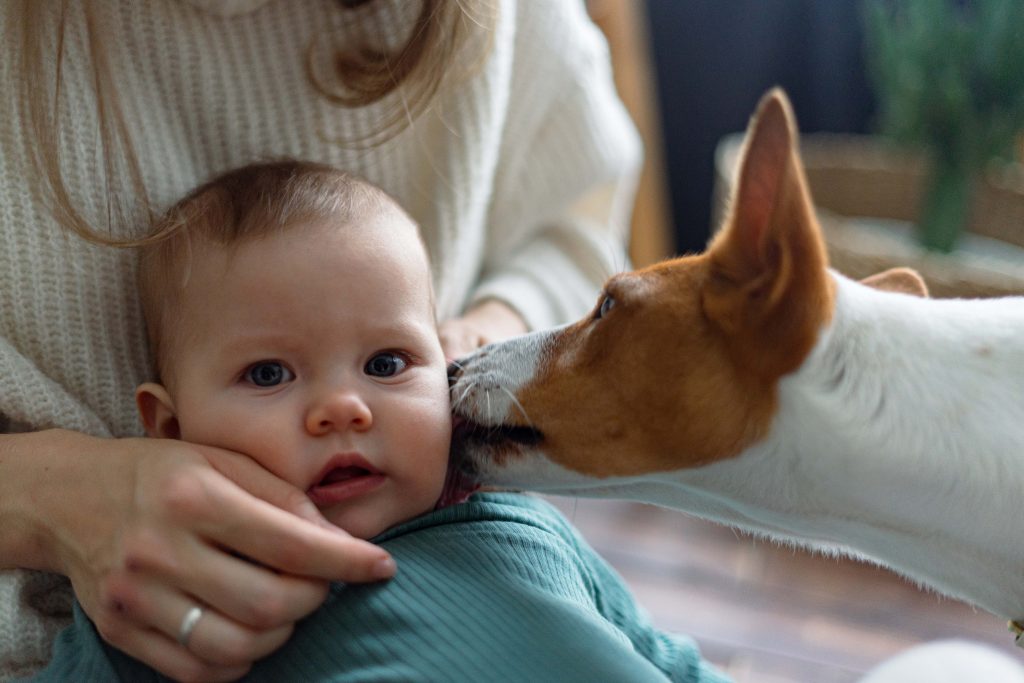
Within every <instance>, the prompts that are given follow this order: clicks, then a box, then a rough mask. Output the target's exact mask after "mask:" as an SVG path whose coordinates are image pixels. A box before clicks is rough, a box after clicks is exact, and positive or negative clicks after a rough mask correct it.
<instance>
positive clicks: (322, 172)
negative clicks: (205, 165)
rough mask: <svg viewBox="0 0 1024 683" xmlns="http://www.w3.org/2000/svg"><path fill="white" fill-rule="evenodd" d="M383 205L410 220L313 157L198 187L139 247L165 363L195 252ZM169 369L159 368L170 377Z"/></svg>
mask: <svg viewBox="0 0 1024 683" xmlns="http://www.w3.org/2000/svg"><path fill="white" fill-rule="evenodd" d="M383 211H393V212H395V213H396V214H398V215H403V216H406V218H408V216H407V214H405V211H404V210H403V209H402V208H401V206H400V205H399V204H398V202H396V201H395V200H394V199H393V198H392V197H391V196H390V195H388V194H387V193H386V192H385V191H384V190H382V189H380V188H378V187H377V186H375V185H372V184H371V183H369V182H367V181H365V180H363V179H361V178H358V177H356V176H354V175H351V174H349V173H345V172H344V171H341V170H339V169H336V168H334V167H333V166H328V165H326V164H318V163H313V162H306V161H293V160H283V161H271V162H263V163H255V164H250V165H248V166H243V167H241V168H238V169H235V170H232V171H228V172H227V173H223V174H221V175H218V176H216V177H214V178H213V179H212V180H210V181H208V182H206V183H204V184H202V185H200V186H199V187H197V188H196V189H195V190H193V191H192V192H190V193H189V194H188V195H186V196H185V197H184V198H183V199H181V200H180V201H179V202H178V203H177V204H175V205H174V206H173V207H171V208H170V209H169V210H168V211H167V212H166V213H165V214H164V215H163V216H162V217H160V218H159V219H157V220H156V221H155V222H154V224H153V227H152V230H151V233H150V236H149V238H148V239H144V240H142V245H141V246H140V254H139V295H140V299H141V301H142V308H143V312H144V314H145V318H146V329H147V333H148V337H149V340H150V347H151V349H150V350H151V353H152V356H153V357H154V358H155V359H156V360H157V364H158V366H160V365H162V364H163V361H164V360H165V358H164V353H163V351H164V347H165V346H166V344H167V340H166V339H165V337H166V336H167V335H168V334H170V333H171V330H173V329H174V327H173V326H171V325H169V324H168V323H169V322H170V321H171V318H172V317H173V313H174V311H175V309H176V307H177V303H178V301H179V300H180V296H181V294H182V291H183V289H184V287H185V285H186V284H187V282H188V279H189V271H190V268H191V256H192V254H193V253H195V252H197V251H200V250H202V249H203V248H205V247H208V246H211V245H212V246H217V247H224V248H227V249H231V248H233V247H235V246H237V245H239V244H242V243H244V242H247V241H250V240H254V239H259V238H260V237H265V236H267V235H270V234H273V233H277V232H280V231H282V230H287V229H289V228H291V227H293V226H295V225H299V224H309V223H315V222H317V221H327V220H330V221H332V222H335V223H337V224H350V223H353V222H355V221H358V220H361V219H364V218H366V217H369V216H376V215H379V214H380V213H381V212H383ZM408 220H409V223H410V225H415V223H414V222H413V220H412V219H411V218H408ZM164 369H165V368H163V367H158V372H159V373H160V374H161V375H163V371H164Z"/></svg>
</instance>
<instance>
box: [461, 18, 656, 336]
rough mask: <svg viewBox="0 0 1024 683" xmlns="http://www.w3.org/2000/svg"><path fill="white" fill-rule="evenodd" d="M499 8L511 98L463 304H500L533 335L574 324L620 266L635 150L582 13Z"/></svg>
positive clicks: (594, 34) (603, 56)
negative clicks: (508, 42)
mask: <svg viewBox="0 0 1024 683" xmlns="http://www.w3.org/2000/svg"><path fill="white" fill-rule="evenodd" d="M504 8H507V9H509V11H513V10H514V11H515V12H516V17H515V21H516V38H515V43H514V44H515V57H514V61H513V66H512V70H513V71H512V75H511V81H510V93H511V94H510V96H509V98H508V114H507V120H506V126H505V129H504V133H503V140H502V145H501V152H500V161H499V171H498V175H497V177H496V182H495V194H494V202H493V205H492V208H491V212H490V216H489V226H488V230H489V240H488V250H487V253H486V255H485V260H484V267H483V272H482V274H481V280H480V284H479V286H478V287H477V289H476V291H475V292H474V293H473V297H472V298H473V300H481V299H485V298H497V299H500V300H503V301H505V302H506V303H508V304H510V305H511V306H512V307H513V308H515V309H516V310H518V311H519V312H520V313H521V314H522V315H523V317H524V318H525V319H526V321H527V323H528V324H529V325H530V327H531V329H537V328H542V327H549V326H552V325H556V324H561V323H564V322H568V321H569V320H571V319H574V318H576V317H579V316H580V315H582V314H583V313H584V312H585V311H586V310H587V309H589V308H590V306H591V305H593V302H594V300H595V298H596V296H597V294H598V292H599V290H600V287H601V285H602V284H603V282H604V280H605V279H606V278H607V277H608V276H609V275H611V274H613V273H614V272H616V271H619V270H622V269H625V268H627V267H628V263H627V258H626V255H625V249H624V247H625V241H626V235H627V232H628V221H629V216H630V213H631V211H632V204H633V196H634V192H635V187H636V182H637V177H638V173H639V165H640V160H641V150H640V142H639V137H638V135H637V133H636V129H635V127H634V126H633V123H632V121H631V120H630V119H629V116H628V114H627V113H626V110H625V108H624V106H623V104H622V102H621V101H620V99H619V97H618V95H617V93H616V91H615V86H614V82H613V80H612V75H611V67H610V61H609V58H608V48H607V44H606V42H605V40H604V37H603V35H602V34H601V33H600V31H599V30H598V29H597V27H596V26H595V25H594V24H593V23H592V22H591V21H590V20H589V18H588V17H587V16H586V14H585V8H584V3H581V2H578V1H575V0H569V1H559V2H546V3H528V2H519V3H508V4H507V5H506V6H504V7H503V9H504Z"/></svg>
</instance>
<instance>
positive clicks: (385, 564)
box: [371, 556, 398, 579]
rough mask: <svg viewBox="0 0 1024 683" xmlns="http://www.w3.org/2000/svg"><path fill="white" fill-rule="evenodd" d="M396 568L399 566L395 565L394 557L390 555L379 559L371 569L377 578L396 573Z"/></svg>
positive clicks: (385, 577)
mask: <svg viewBox="0 0 1024 683" xmlns="http://www.w3.org/2000/svg"><path fill="white" fill-rule="evenodd" d="M396 569H398V567H397V566H396V565H395V561H394V559H392V558H391V557H390V556H388V557H382V558H381V559H379V560H377V561H376V562H375V563H374V565H373V569H372V570H371V571H372V572H373V575H374V576H375V577H376V578H378V579H387V578H390V577H392V576H394V575H395V570H396Z"/></svg>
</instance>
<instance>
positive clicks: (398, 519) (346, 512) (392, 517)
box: [320, 490, 441, 541]
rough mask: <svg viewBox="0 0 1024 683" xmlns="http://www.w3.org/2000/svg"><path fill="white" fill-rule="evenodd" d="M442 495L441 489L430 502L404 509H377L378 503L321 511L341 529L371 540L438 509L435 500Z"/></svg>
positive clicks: (337, 507)
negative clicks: (414, 507)
mask: <svg viewBox="0 0 1024 683" xmlns="http://www.w3.org/2000/svg"><path fill="white" fill-rule="evenodd" d="M440 495H441V492H440V490H439V491H438V492H437V495H435V496H434V497H433V498H430V502H425V503H424V504H423V505H422V507H419V508H416V509H410V508H409V506H408V505H406V506H403V509H402V510H399V509H396V508H395V507H394V506H380V507H382V508H384V509H377V508H378V506H377V505H368V506H356V507H352V506H335V507H334V508H331V509H322V508H321V510H320V512H321V514H323V516H324V517H325V518H326V519H327V521H328V522H330V523H331V524H333V525H334V526H336V527H338V528H339V529H341V530H343V531H345V532H346V533H348V534H350V535H351V536H353V537H355V538H360V539H362V540H364V541H369V540H371V539H372V538H374V537H375V536H379V535H380V534H382V533H384V532H385V531H387V530H388V529H390V528H391V527H394V526H398V525H399V524H402V523H404V522H408V521H409V520H411V519H414V518H416V517H419V516H420V515H424V514H427V513H428V512H432V511H433V510H435V509H437V508H436V507H435V505H434V502H433V501H435V500H437V499H438V497H440ZM427 498H429V497H425V498H424V500H426V499H427Z"/></svg>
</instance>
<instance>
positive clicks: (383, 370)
mask: <svg viewBox="0 0 1024 683" xmlns="http://www.w3.org/2000/svg"><path fill="white" fill-rule="evenodd" d="M407 365H408V363H407V362H406V360H405V359H404V358H402V357H401V356H400V355H398V354H397V353H395V352H393V351H384V352H382V353H378V354H377V355H376V356H374V357H373V358H371V359H370V360H369V361H368V362H367V363H366V367H364V368H363V372H365V373H366V374H367V375H370V376H371V377H394V376H395V375H397V374H398V373H400V372H401V371H402V370H405V368H406V366H407Z"/></svg>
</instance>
